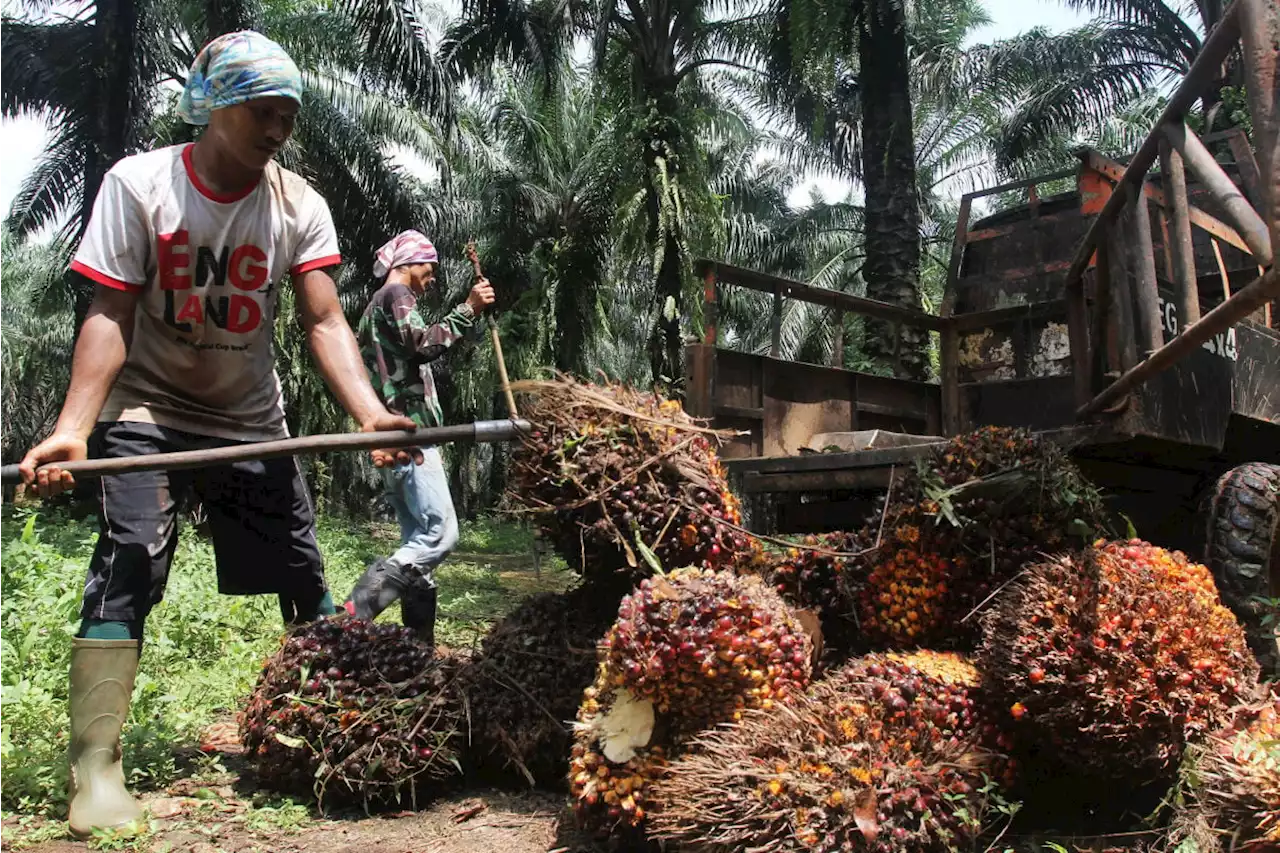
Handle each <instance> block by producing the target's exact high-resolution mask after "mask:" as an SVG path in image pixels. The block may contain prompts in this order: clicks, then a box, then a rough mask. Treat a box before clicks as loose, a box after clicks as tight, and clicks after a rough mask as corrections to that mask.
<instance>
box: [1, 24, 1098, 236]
mask: <svg viewBox="0 0 1280 853" xmlns="http://www.w3.org/2000/svg"><path fill="white" fill-rule="evenodd" d="M925 2H927V0H925ZM12 5H13V4H12V0H6V1H5V2H4V3H3V6H4V8H5V10H6V11H9V10H10V8H11V7H12ZM984 5H985V6H986V9H987V14H988V15H989V17H990V18H991V19H992V23H990V24H988V25H987V26H985V27H983V28H981V29H980V30H977V31H975V32H974V34H973V36H972V38H971V41H972V43H974V44H980V43H982V42H987V41H995V40H997V39H1002V38H1009V37H1011V36H1016V35H1018V34H1019V33H1021V32H1025V31H1026V30H1029V29H1031V28H1032V27H1046V28H1048V29H1049V30H1050V31H1052V32H1060V31H1062V30H1066V29H1070V28H1072V27H1074V26H1078V25H1080V24H1082V23H1084V22H1085V21H1086V20H1087V19H1088V16H1087V15H1083V14H1081V13H1080V12H1077V11H1075V10H1073V9H1070V8H1067V7H1066V6H1065V5H1063V4H1062V3H1061V2H1057V0H985V2H984ZM47 138H48V130H47V128H46V127H45V125H44V122H43V121H41V120H39V119H34V118H20V119H4V120H2V121H0V151H3V152H4V160H3V162H0V211H5V212H7V211H8V210H9V205H10V204H11V203H12V201H13V198H14V196H15V195H16V194H17V192H18V189H19V187H21V185H22V180H23V178H25V177H26V175H27V173H28V172H29V171H30V170H31V167H32V166H33V165H34V164H35V162H36V160H37V158H39V156H40V152H41V151H42V150H43V149H44V145H45V141H46V140H47ZM811 188H816V189H817V190H818V191H819V192H821V193H822V194H823V196H825V197H826V198H827V199H828V200H836V199H837V198H841V197H843V196H844V195H845V194H846V193H847V192H848V189H849V187H848V185H847V184H843V183H841V182H838V181H831V180H827V179H815V180H812V181H807V182H805V183H803V184H801V185H800V186H798V187H797V188H796V189H795V190H794V191H793V192H792V194H791V197H790V202H791V203H792V204H794V205H798V204H803V203H805V202H807V200H808V197H809V193H810V189H811Z"/></svg>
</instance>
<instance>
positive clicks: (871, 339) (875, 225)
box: [858, 0, 928, 379]
mask: <svg viewBox="0 0 1280 853" xmlns="http://www.w3.org/2000/svg"><path fill="white" fill-rule="evenodd" d="M902 3H903V0H867V2H866V7H865V10H864V13H863V15H862V19H861V22H860V27H859V33H858V64H859V67H858V88H859V92H860V95H861V97H862V179H863V184H864V186H865V188H866V252H867V257H866V263H865V265H864V266H863V278H864V279H865V280H866V282H867V296H868V297H870V298H871V299H877V300H879V301H881V302H888V303H890V304H892V305H899V306H902V307H904V308H919V307H920V305H921V302H920V209H919V204H918V200H917V198H916V169H915V140H914V134H913V132H912V124H911V94H910V85H911V82H910V66H909V65H908V62H907V31H906V18H905V15H904V12H903V6H902ZM927 342H928V338H927V337H926V336H925V334H924V333H923V332H921V331H920V330H916V329H907V328H901V329H896V330H895V328H894V327H893V326H891V325H889V324H887V323H883V322H879V321H869V322H868V323H867V342H866V347H867V351H868V354H869V355H870V356H872V357H873V358H874V359H876V361H877V362H879V363H880V364H882V365H884V366H886V367H888V368H889V369H890V370H891V371H892V372H893V375H895V376H898V377H901V378H908V379H923V378H924V376H925V370H926V365H927V355H926V353H925V347H926V345H927Z"/></svg>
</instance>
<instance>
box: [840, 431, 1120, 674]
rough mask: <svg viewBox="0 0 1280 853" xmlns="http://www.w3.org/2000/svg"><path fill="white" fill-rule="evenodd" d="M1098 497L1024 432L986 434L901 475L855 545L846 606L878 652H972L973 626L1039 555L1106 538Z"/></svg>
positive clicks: (1057, 453)
mask: <svg viewBox="0 0 1280 853" xmlns="http://www.w3.org/2000/svg"><path fill="white" fill-rule="evenodd" d="M1105 521H1106V516H1105V512H1104V510H1103V507H1102V502H1101V499H1100V497H1099V494H1098V491H1097V489H1095V488H1094V487H1093V486H1092V485H1091V484H1090V483H1089V482H1088V480H1086V479H1085V478H1084V476H1083V475H1082V474H1081V473H1080V471H1079V470H1078V469H1077V468H1076V466H1075V465H1074V464H1073V463H1072V462H1071V460H1070V459H1069V458H1068V457H1067V455H1066V453H1065V452H1064V451H1063V450H1062V449H1061V448H1060V447H1058V446H1057V445H1056V444H1053V443H1052V442H1045V441H1041V440H1039V439H1036V438H1035V437H1034V436H1032V434H1031V433H1030V432H1028V431H1027V430H1022V429H1010V428H1006V427H984V428H983V429H980V430H977V431H975V432H970V433H966V434H964V435H960V436H957V437H956V438H954V439H952V440H950V441H949V442H947V443H946V444H945V445H944V446H943V447H942V448H940V449H939V450H937V451H935V453H934V454H933V455H932V457H931V458H930V459H928V460H925V461H922V462H921V463H920V464H918V465H917V466H916V467H915V468H914V469H913V470H909V471H908V472H907V473H906V474H905V476H904V477H903V479H902V482H901V483H900V484H898V485H896V486H894V488H893V489H892V491H891V493H890V495H889V497H888V504H887V506H885V507H884V512H883V517H882V518H881V517H879V516H877V517H876V518H875V519H874V520H873V521H872V523H871V524H870V525H869V526H867V527H866V528H864V529H863V530H862V531H861V533H860V535H859V537H858V538H859V540H860V541H865V542H867V543H870V544H872V545H874V546H875V547H873V548H871V549H870V550H868V551H867V553H865V554H864V555H862V556H860V557H858V558H856V559H854V560H851V561H850V563H851V566H850V568H849V570H847V571H846V572H845V575H846V577H847V579H848V583H849V584H850V588H849V590H848V593H847V595H848V596H849V597H850V598H856V599H857V601H858V611H859V617H860V623H861V625H862V627H863V629H864V630H865V631H866V633H867V635H868V637H869V638H870V639H871V640H872V641H873V642H875V643H877V644H882V645H888V646H891V647H909V646H916V645H921V646H930V647H935V646H936V647H941V646H944V645H952V646H956V647H959V648H966V649H968V648H972V647H973V646H974V645H975V644H976V643H977V641H978V639H979V630H978V620H977V619H976V618H966V617H970V616H971V614H972V613H973V611H974V610H975V608H979V607H980V606H982V605H984V603H985V602H987V601H988V599H989V598H990V596H991V595H992V593H994V592H995V591H996V590H998V589H999V588H1000V586H1001V585H1002V584H1004V583H1005V582H1007V581H1008V580H1009V579H1010V578H1012V577H1014V576H1015V575H1017V573H1018V572H1020V571H1021V570H1022V568H1023V566H1024V565H1025V564H1026V563H1027V562H1029V561H1032V560H1034V559H1038V557H1039V556H1040V555H1041V554H1046V553H1048V554H1052V553H1056V552H1058V551H1060V550H1063V549H1065V548H1068V547H1073V546H1078V547H1083V546H1084V545H1085V544H1086V543H1087V542H1089V541H1091V540H1092V539H1093V538H1094V537H1095V536H1097V535H1099V533H1100V532H1101V531H1102V530H1103V529H1104V528H1105Z"/></svg>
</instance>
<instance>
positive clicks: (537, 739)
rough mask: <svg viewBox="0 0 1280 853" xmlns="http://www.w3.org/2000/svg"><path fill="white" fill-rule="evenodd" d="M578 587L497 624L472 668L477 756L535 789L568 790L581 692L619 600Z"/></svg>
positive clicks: (533, 602)
mask: <svg viewBox="0 0 1280 853" xmlns="http://www.w3.org/2000/svg"><path fill="white" fill-rule="evenodd" d="M601 596H602V592H601V591H599V590H596V589H593V588H591V587H578V588H576V589H572V590H569V591H568V592H545V593H540V594H538V595H535V596H533V597H532V598H530V599H528V600H527V601H525V602H524V603H523V604H521V605H520V606H519V607H517V608H516V609H515V610H514V611H512V612H511V613H510V615H508V616H507V617H506V618H504V619H502V620H501V621H499V622H498V623H497V624H496V625H494V627H493V629H492V630H490V631H489V633H488V635H486V636H485V638H484V640H483V641H482V643H481V649H480V653H479V655H477V656H476V657H475V658H474V660H473V663H472V666H471V667H469V669H468V677H467V683H468V689H469V690H470V691H471V696H472V697H473V700H472V702H471V720H472V730H471V731H472V739H473V746H472V758H473V759H474V760H475V761H477V762H478V763H479V764H480V766H481V768H483V769H484V770H486V771H489V772H491V773H493V774H495V775H497V776H499V777H505V778H511V777H513V775H515V777H516V778H519V779H521V780H523V781H524V782H527V783H528V784H529V785H530V786H538V787H555V786H557V785H563V784H564V765H565V759H566V758H567V756H568V755H569V747H570V745H571V743H572V739H573V734H572V724H571V721H572V720H573V718H574V715H575V713H576V712H577V710H578V705H579V703H580V702H581V701H582V692H583V690H585V689H586V688H587V687H588V686H589V685H590V684H591V681H592V679H593V678H594V677H595V674H596V645H597V643H599V642H600V639H601V638H602V637H603V636H604V634H605V632H606V631H607V630H608V629H609V625H610V623H611V622H612V615H613V614H614V613H616V609H617V601H616V600H609V599H608V598H607V597H605V598H604V599H602V598H601Z"/></svg>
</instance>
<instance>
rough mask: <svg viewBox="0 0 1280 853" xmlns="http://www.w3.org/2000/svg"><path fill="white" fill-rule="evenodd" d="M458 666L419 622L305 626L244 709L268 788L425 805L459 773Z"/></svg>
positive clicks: (323, 801)
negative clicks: (417, 632) (412, 625)
mask: <svg viewBox="0 0 1280 853" xmlns="http://www.w3.org/2000/svg"><path fill="white" fill-rule="evenodd" d="M458 671H459V663H458V662H457V661H456V660H454V659H452V658H450V657H436V656H435V655H434V654H433V652H432V650H431V648H430V647H428V646H426V645H424V644H423V643H421V642H420V641H419V640H417V639H416V638H415V636H414V633H413V632H412V631H411V630H409V629H408V628H401V627H398V626H395V625H374V624H372V623H370V622H365V621H362V620H358V619H350V618H342V619H326V620H321V621H318V622H314V623H311V624H309V625H306V626H304V627H302V628H299V629H297V630H295V631H294V632H293V633H291V634H290V635H289V637H288V638H286V640H285V642H284V645H283V646H282V647H281V648H280V650H279V651H277V652H276V653H275V654H274V655H272V657H271V658H270V659H268V660H267V662H266V665H265V666H264V667H263V670H262V674H261V676H260V677H259V679H258V684H257V687H256V688H255V689H254V691H253V694H252V695H251V696H250V697H249V702H248V704H247V706H246V707H245V709H244V710H243V712H242V713H241V715H240V739H241V742H242V743H243V744H244V747H245V754H246V755H247V756H248V757H249V760H250V762H251V763H252V765H253V768H254V770H255V771H256V776H257V780H258V784H259V785H260V786H261V787H263V788H268V789H271V790H275V791H279V792H281V793H286V794H299V795H303V796H312V795H314V796H315V797H316V799H317V800H318V801H319V803H320V805H321V806H322V807H326V806H330V805H341V804H360V805H364V806H366V807H371V806H389V805H402V806H403V805H410V806H415V807H416V806H417V805H418V804H419V803H420V802H421V801H422V798H423V797H424V795H425V796H428V797H429V796H430V795H431V794H433V793H435V792H436V791H438V790H439V789H440V788H441V787H442V786H443V785H444V784H446V783H448V782H450V781H453V780H455V779H456V778H457V777H458V776H459V775H460V764H459V755H460V753H461V751H462V748H463V746H464V745H465V743H466V738H467V733H466V723H465V700H464V699H463V695H462V691H461V690H460V689H459V685H458V684H457V683H456V678H457V675H458Z"/></svg>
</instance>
